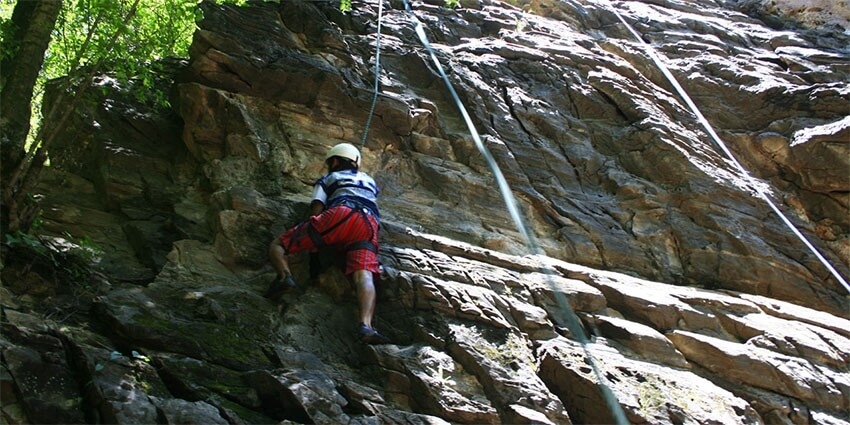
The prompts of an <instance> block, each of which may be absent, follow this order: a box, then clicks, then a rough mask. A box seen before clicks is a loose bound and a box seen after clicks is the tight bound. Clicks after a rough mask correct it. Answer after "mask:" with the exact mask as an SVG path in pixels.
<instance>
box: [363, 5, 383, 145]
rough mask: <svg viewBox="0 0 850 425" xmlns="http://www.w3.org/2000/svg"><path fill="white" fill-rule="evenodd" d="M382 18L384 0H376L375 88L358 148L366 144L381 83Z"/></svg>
mask: <svg viewBox="0 0 850 425" xmlns="http://www.w3.org/2000/svg"><path fill="white" fill-rule="evenodd" d="M383 18H384V0H378V28H377V32H376V35H375V88H374V90H373V93H374V94H373V95H372V107H371V108H369V116H368V117H367V118H366V125H365V126H364V128H363V137H362V139H361V140H360V149H361V150H362V149H363V146H366V137H367V136H368V135H369V126H370V125H372V117H373V116H374V115H375V105H376V104H377V103H378V90H379V88H380V83H381V21H382V20H383Z"/></svg>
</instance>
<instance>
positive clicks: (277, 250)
mask: <svg viewBox="0 0 850 425" xmlns="http://www.w3.org/2000/svg"><path fill="white" fill-rule="evenodd" d="M360 159H361V157H360V151H359V150H358V149H357V148H356V147H354V145H352V144H350V143H340V144H338V145H336V146H334V147H332V148H331V149H330V150H329V151H328V153H327V155H326V156H325V165H326V166H327V169H328V172H327V174H325V175H324V176H322V178H320V179H319V180H317V181H316V184H315V185H314V187H313V200H312V202H311V203H310V218H309V219H308V220H306V221H304V222H302V223H300V224H298V225H296V226H294V227H292V228H290V229H288V230H286V231H285V232H284V233H283V234H281V235H280V236H279V237H277V238H276V239H274V240H273V241H272V242H271V243H270V244H269V259H270V261H271V264H272V267H274V269H275V270H276V271H277V277H276V278H275V279H274V281H272V283H271V285H270V286H269V289H268V290H267V291H266V295H265V296H266V298H269V299H271V300H273V301H275V302H277V301H279V300H280V298H281V297H282V296H283V294H284V293H286V292H288V291H291V290H292V289H294V288H295V287H296V283H295V280H294V279H293V278H292V273H291V272H290V270H289V263H288V261H287V256H288V255H292V254H296V253H298V252H302V251H311V252H316V251H318V250H319V249H322V248H333V249H335V250H338V251H341V252H344V253H345V270H344V273H345V276H346V277H347V278H348V279H349V280H350V281H351V282H353V284H354V288H355V291H356V295H357V303H358V307H359V315H360V324H359V325H358V329H357V332H358V334H359V337H360V340H361V341H363V342H365V343H368V344H386V343H389V339H388V338H386V337H385V336H383V335H381V334H380V333H378V331H377V330H376V329H375V328H373V327H372V317H373V316H374V313H375V299H376V296H375V284H374V281H375V277H374V275H375V274H376V273H378V272H379V263H378V228H379V226H380V215H379V212H378V204H377V198H378V193H379V190H378V185H377V184H376V183H375V180H374V179H372V177H371V176H369V175H368V174H366V173H364V172H362V171H360Z"/></svg>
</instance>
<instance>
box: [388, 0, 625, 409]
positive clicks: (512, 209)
mask: <svg viewBox="0 0 850 425" xmlns="http://www.w3.org/2000/svg"><path fill="white" fill-rule="evenodd" d="M404 8H405V10H406V11H407V14H408V15H409V16H410V19H411V20H412V21H413V23H414V25H415V31H416V34H417V35H418V36H419V40H420V42H421V43H422V45H423V46H425V49H426V50H427V51H428V54H429V55H430V56H431V60H432V61H433V62H434V66H435V67H436V68H437V71H438V72H439V73H440V76H441V77H442V79H443V82H444V83H445V85H446V88H447V89H448V90H449V93H450V94H451V96H452V99H453V100H454V102H455V105H457V108H458V110H459V111H460V114H461V115H462V116H463V120H464V122H465V123H466V126H467V128H468V129H469V133H470V134H471V135H472V140H473V141H474V142H475V146H476V147H477V148H478V151H479V152H480V153H481V155H482V156H483V157H484V159H485V160H486V161H487V165H488V166H489V167H490V170H491V171H492V173H493V175H494V176H495V178H496V182H497V183H498V185H499V192H500V193H501V195H502V199H503V200H504V202H505V205H506V207H507V209H508V212H509V213H510V215H511V218H512V219H513V221H514V224H515V225H516V227H517V229H518V230H519V232H520V234H521V235H522V238H523V240H524V241H525V244H526V247H527V248H528V249H529V251H531V252H532V253H533V254H536V255H541V256H543V255H545V253H544V252H543V250H542V249H541V248H540V246H539V245H538V244H537V242H536V241H535V239H534V236H533V234H532V233H531V232H529V231H528V226H526V224H525V220H524V219H523V218H522V216H521V215H520V212H519V209H518V208H517V205H516V200H515V199H514V196H513V192H511V189H510V186H509V185H508V183H507V181H506V180H505V177H504V175H503V174H502V171H501V169H500V168H499V164H497V163H496V160H495V159H494V158H493V156H492V155H491V154H490V151H489V150H488V149H487V147H486V146H484V143H482V142H481V137H480V136H479V135H478V131H477V130H476V129H475V125H474V124H473V123H472V119H471V118H470V117H469V114H468V113H467V111H466V108H465V107H464V106H463V102H461V100H460V97H458V95H457V92H456V91H455V89H454V86H453V85H452V83H451V81H449V77H448V76H447V75H446V72H445V71H444V70H443V66H442V65H441V64H440V60H439V59H438V58H437V55H436V54H435V53H434V49H432V48H431V43H430V42H429V41H428V37H427V35H426V34H425V29H424V28H423V25H422V23H421V22H420V21H419V19H417V18H416V15H415V14H414V13H413V11H412V10H411V9H410V4H409V3H408V0H404ZM545 271H546V275H547V277H548V278H549V286H550V287H551V288H552V293H553V294H554V296H555V300H556V302H557V303H558V306H559V307H560V309H561V311H562V312H564V316H565V317H564V319H565V320H564V322H565V323H566V324H567V327H568V328H569V330H570V333H571V334H572V335H573V337H574V338H576V339H577V340H578V342H579V343H580V344H581V346H582V348H583V349H584V352H585V355H586V357H587V359H588V360H589V362H590V364H591V367H592V368H593V371H594V373H595V376H596V380H597V384H598V385H599V387H600V390H601V392H602V397H603V398H604V399H605V403H606V404H607V405H608V409H610V411H611V413H612V415H613V416H614V419H615V420H616V423H617V424H618V425H624V424H628V423H629V421H628V419H626V414H625V412H624V411H623V408H622V406H620V403H619V402H618V401H617V398H616V396H615V395H614V393H613V391H611V388H609V386H608V385H607V384H606V382H607V380H606V379H605V377H604V375H603V374H602V372H601V370H600V368H599V366H598V364H597V362H596V360H595V359H594V358H593V356H592V355H591V353H590V349H589V341H588V338H587V336H586V335H585V333H584V329H583V328H582V327H581V323H580V321H579V318H578V316H577V315H576V313H575V312H574V311H573V309H572V307H570V304H569V303H568V302H567V298H566V296H565V295H564V293H563V292H561V291H559V290H557V289H556V288H555V283H554V279H553V277H552V275H553V272H552V271H551V270H549V269H548V268H545Z"/></svg>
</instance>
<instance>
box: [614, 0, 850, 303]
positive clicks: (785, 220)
mask: <svg viewBox="0 0 850 425" xmlns="http://www.w3.org/2000/svg"><path fill="white" fill-rule="evenodd" d="M611 10H613V11H614V14H616V15H617V18H618V19H619V20H620V22H622V23H623V25H625V26H626V28H628V29H629V32H631V33H632V35H633V36H634V37H635V39H637V41H638V42H639V43H640V44H641V45H642V46H643V47H644V48H645V49H646V52H647V53H648V54H649V56H650V57H651V58H652V60H653V61H654V62H655V64H656V65H657V66H658V68H659V69H661V72H662V73H663V74H664V76H665V77H667V80H668V81H669V82H670V84H672V85H673V87H674V88H675V89H676V92H678V93H679V96H681V97H682V99H684V100H685V103H687V104H688V107H690V108H691V111H692V112H693V113H694V115H696V117H697V119H698V120H699V122H700V123H701V124H702V125H703V127H705V130H706V131H707V132H708V134H709V135H710V136H711V138H712V139H713V140H714V142H715V143H716V144H717V146H719V147H720V149H721V150H722V151H723V153H724V154H726V156H727V157H728V158H729V160H730V161H732V164H734V165H735V167H736V168H737V169H738V171H740V172H741V174H742V175H743V176H744V177H746V178H747V180H748V181H749V182H750V184H751V186H752V187H753V188H754V189H755V191H756V193H757V194H758V195H759V197H760V198H761V199H763V200H764V201H765V202H767V204H768V205H769V206H770V208H771V209H773V211H774V212H775V213H776V215H778V216H779V218H780V219H781V220H782V222H783V223H785V225H786V226H788V228H789V229H790V230H791V232H793V233H794V235H796V236H797V237H798V238H799V239H800V240H801V241H802V242H803V244H805V245H806V247H808V248H809V250H810V251H811V252H812V253H813V254H814V255H815V257H817V259H818V260H820V262H821V263H823V265H824V267H826V269H827V270H829V272H830V273H832V275H833V276H834V277H835V279H836V280H838V282H839V283H841V284H842V285H843V286H844V288H845V289H847V291H848V292H850V284H848V283H847V280H846V279H844V278H843V277H842V276H841V275H840V274H839V273H838V271H837V270H835V267H833V266H832V264H831V263H830V262H829V260H827V259H826V258H825V257H824V256H823V255H822V254H821V253H820V251H818V249H817V248H815V246H814V245H812V243H811V242H810V241H809V239H808V238H806V236H805V235H803V233H802V232H800V230H798V229H797V227H796V226H794V224H793V223H791V220H789V219H788V217H786V216H785V214H784V213H783V212H782V211H781V210H780V209H779V207H777V206H776V204H775V203H774V202H773V201H772V200H771V199H770V197H769V196H768V194H767V193H766V192H765V191H764V190H763V189H762V188H761V185H760V184H759V182H757V181H756V179H755V178H754V177H752V176H751V175H750V173H749V172H748V171H747V170H746V169H745V168H744V166H743V165H741V163H740V162H738V160H737V159H735V156H734V155H733V154H732V152H731V151H730V150H729V148H728V147H727V146H726V144H725V143H723V140H721V139H720V136H718V135H717V133H716V132H715V131H714V128H713V127H712V126H711V124H710V123H709V122H708V120H707V119H706V118H705V117H704V116H703V115H702V113H701V112H700V110H699V108H698V107H697V105H696V104H695V103H694V102H693V100H691V97H690V96H688V93H687V92H686V91H685V89H684V88H682V86H681V85H680V84H679V81H678V80H676V77H674V76H673V74H672V73H671V72H670V70H669V69H668V68H667V66H665V65H664V62H663V61H662V60H661V56H660V55H659V54H658V53H657V52H656V51H655V49H654V48H653V47H652V46H651V45H650V44H649V43H647V42H646V41H644V40H643V37H641V35H640V34H639V33H638V32H637V31H635V29H634V28H633V27H632V26H631V25H629V23H628V22H626V20H625V18H623V16H622V15H621V14H620V12H618V11H617V9H616V8H615V7H613V6H611Z"/></svg>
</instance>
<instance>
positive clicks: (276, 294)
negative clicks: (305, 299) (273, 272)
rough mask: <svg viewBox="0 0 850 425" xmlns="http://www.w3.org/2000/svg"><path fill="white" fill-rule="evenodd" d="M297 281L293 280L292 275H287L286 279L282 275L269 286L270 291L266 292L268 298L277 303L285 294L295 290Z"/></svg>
mask: <svg viewBox="0 0 850 425" xmlns="http://www.w3.org/2000/svg"><path fill="white" fill-rule="evenodd" d="M295 286H297V285H296V284H295V279H293V278H292V275H286V277H284V278H281V277H280V275H278V276H277V277H275V279H274V280H273V281H272V283H271V284H270V285H269V289H268V290H266V295H264V296H265V297H266V298H268V299H270V300H272V301H274V302H277V301H280V297H282V296H283V294H285V293H287V292H289V291H291V290H293V289H295Z"/></svg>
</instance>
